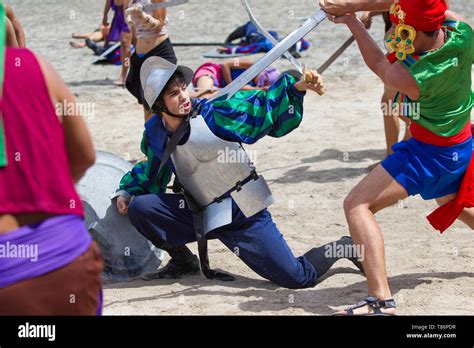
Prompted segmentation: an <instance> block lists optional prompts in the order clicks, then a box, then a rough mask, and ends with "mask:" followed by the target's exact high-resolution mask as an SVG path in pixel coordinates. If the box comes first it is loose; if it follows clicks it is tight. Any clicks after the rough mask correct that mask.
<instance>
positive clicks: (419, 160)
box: [382, 138, 472, 200]
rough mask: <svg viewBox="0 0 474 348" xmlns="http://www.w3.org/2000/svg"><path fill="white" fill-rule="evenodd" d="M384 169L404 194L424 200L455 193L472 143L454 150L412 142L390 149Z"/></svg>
mask: <svg viewBox="0 0 474 348" xmlns="http://www.w3.org/2000/svg"><path fill="white" fill-rule="evenodd" d="M392 150H393V151H394V153H393V154H392V155H390V156H388V157H387V158H386V159H385V160H383V161H382V166H383V167H384V169H385V170H386V171H387V172H388V173H389V174H390V175H391V176H392V177H393V178H394V179H395V180H396V181H397V182H398V183H399V184H400V185H402V186H403V187H404V188H405V190H406V191H407V193H408V195H409V196H415V195H417V194H419V195H420V196H421V197H422V198H423V199H424V200H429V199H435V198H441V197H444V196H447V195H450V194H453V193H456V192H458V190H459V187H460V185H461V181H462V179H463V177H464V174H465V172H466V170H467V167H468V165H469V162H470V160H471V156H472V139H469V140H467V141H465V142H464V143H462V144H458V145H455V146H434V145H428V144H425V143H422V142H420V141H418V140H415V139H413V138H412V139H410V140H408V141H402V142H400V143H397V144H395V145H393V147H392Z"/></svg>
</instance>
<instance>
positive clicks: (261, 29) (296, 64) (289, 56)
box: [241, 0, 303, 73]
mask: <svg viewBox="0 0 474 348" xmlns="http://www.w3.org/2000/svg"><path fill="white" fill-rule="evenodd" d="M241 1H242V5H243V6H244V8H245V11H247V14H248V16H249V18H250V21H251V22H252V23H253V24H254V25H255V27H256V28H257V30H258V31H259V32H260V34H262V35H263V36H265V37H266V38H267V39H268V40H269V41H270V42H271V43H272V44H273V45H274V46H275V45H278V41H277V40H276V39H275V38H274V37H273V36H272V35H271V34H270V33H269V32H268V31H267V30H266V29H265V28H264V27H263V26H262V25H261V24H260V22H259V21H258V20H257V18H255V16H254V14H253V12H252V10H251V8H250V5H249V3H248V1H247V0H241ZM283 54H284V56H285V58H287V59H288V60H289V61H290V63H291V64H293V66H294V67H295V68H296V70H298V71H299V72H300V73H303V66H302V65H301V64H300V62H298V61H297V60H296V59H295V57H293V55H292V54H291V53H290V52H288V51H286V52H285V53H283Z"/></svg>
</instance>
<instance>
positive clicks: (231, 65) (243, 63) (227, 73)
mask: <svg viewBox="0 0 474 348" xmlns="http://www.w3.org/2000/svg"><path fill="white" fill-rule="evenodd" d="M252 65H253V62H252V61H251V60H248V59H237V60H228V61H225V62H224V63H222V76H223V77H224V81H225V83H226V84H229V83H231V82H232V70H233V69H243V70H247V69H248V68H250V67H251V66H252Z"/></svg>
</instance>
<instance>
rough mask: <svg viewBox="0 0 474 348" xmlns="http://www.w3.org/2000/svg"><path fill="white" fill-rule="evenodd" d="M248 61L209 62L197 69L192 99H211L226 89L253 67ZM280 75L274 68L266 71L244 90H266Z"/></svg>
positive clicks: (251, 62)
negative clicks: (216, 93) (221, 89)
mask: <svg viewBox="0 0 474 348" xmlns="http://www.w3.org/2000/svg"><path fill="white" fill-rule="evenodd" d="M253 64H254V63H253V61H251V60H248V59H237V60H232V61H226V62H224V63H222V64H216V63H213V62H207V63H204V64H203V65H201V66H200V67H199V68H197V70H196V72H195V73H194V76H193V87H194V89H195V90H196V92H195V93H192V94H191V97H192V98H209V97H210V96H212V95H213V94H214V93H215V92H216V91H217V90H218V89H219V88H224V87H225V86H227V85H228V84H229V83H231V82H232V81H233V80H234V79H236V78H237V77H238V76H240V75H241V74H242V73H243V72H244V71H245V70H247V69H249V68H250V67H251V66H252V65H253ZM279 77H280V73H279V72H278V70H276V69H275V68H273V67H269V68H267V69H265V70H264V71H263V72H261V73H260V74H258V75H257V76H256V77H255V78H254V79H253V81H252V82H251V83H250V84H248V85H246V86H245V87H244V88H242V90H251V89H266V88H268V87H269V86H271V85H272V84H273V83H274V82H275V81H276V80H278V78H279Z"/></svg>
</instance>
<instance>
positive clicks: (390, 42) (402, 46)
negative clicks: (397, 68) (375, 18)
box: [387, 0, 416, 60]
mask: <svg viewBox="0 0 474 348" xmlns="http://www.w3.org/2000/svg"><path fill="white" fill-rule="evenodd" d="M390 14H392V15H394V16H396V17H397V18H398V19H399V21H400V23H399V24H398V25H397V26H396V27H395V31H394V32H393V33H392V34H390V35H389V36H388V38H387V47H388V49H389V50H390V51H391V52H396V56H397V59H398V60H405V59H406V58H407V55H409V54H412V53H415V46H414V45H413V43H414V42H415V38H416V30H415V28H413V27H412V26H410V25H406V24H404V22H405V17H406V13H405V12H404V11H403V10H402V8H401V6H400V4H399V0H395V2H394V3H393V4H392V6H391V8H390ZM405 36H406V38H405V39H404V38H403V37H405Z"/></svg>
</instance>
